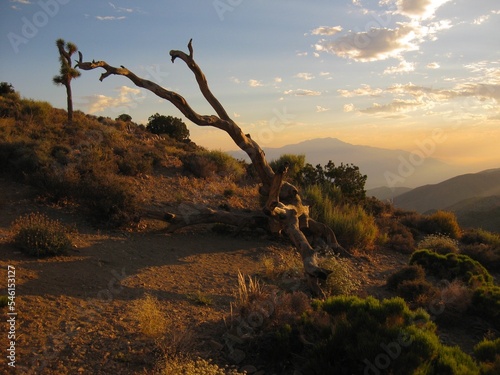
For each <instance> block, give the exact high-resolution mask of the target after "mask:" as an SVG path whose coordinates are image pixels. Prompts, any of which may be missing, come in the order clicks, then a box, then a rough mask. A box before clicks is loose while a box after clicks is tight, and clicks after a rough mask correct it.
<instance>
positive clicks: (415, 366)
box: [301, 296, 477, 375]
mask: <svg viewBox="0 0 500 375" xmlns="http://www.w3.org/2000/svg"><path fill="white" fill-rule="evenodd" d="M315 307H316V310H317V311H318V312H321V311H324V312H326V313H327V314H328V316H329V319H330V326H326V327H324V329H321V326H324V323H323V322H324V320H325V317H324V316H323V315H321V314H317V316H316V317H315V316H314V315H312V316H310V317H309V318H308V319H307V324H306V327H307V329H308V330H310V331H312V332H314V334H315V336H317V337H316V340H315V341H313V342H315V345H314V346H313V347H311V348H310V349H308V350H306V354H305V355H304V358H306V364H305V366H304V368H303V369H301V371H302V372H303V373H305V374H337V373H339V374H340V373H357V374H360V373H363V372H364V373H381V372H382V371H383V370H385V371H387V372H388V373H392V374H410V373H412V374H436V375H437V374H458V373H460V374H474V373H477V368H476V365H475V363H474V361H473V360H472V358H470V356H468V355H466V354H465V353H463V352H461V351H460V350H459V349H457V348H450V347H446V346H444V345H442V344H440V342H439V339H438V337H437V335H436V333H435V330H436V327H435V325H434V324H433V323H432V322H431V321H430V318H429V315H428V314H427V313H425V312H424V311H423V310H420V309H419V310H416V311H411V310H410V309H409V308H408V306H407V305H406V303H405V302H404V301H403V300H402V299H400V298H393V299H390V300H383V301H379V300H376V299H374V298H372V297H369V298H367V299H364V300H362V299H359V298H358V297H344V296H341V297H332V298H329V299H327V300H326V301H323V302H320V301H318V302H316V303H315ZM316 319H317V320H316ZM308 336H309V337H308ZM306 339H307V340H308V341H310V340H312V338H310V334H309V335H307V334H306ZM318 339H319V340H318ZM332 353H335V355H332Z"/></svg>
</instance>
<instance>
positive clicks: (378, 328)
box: [0, 95, 500, 375]
mask: <svg viewBox="0 0 500 375" xmlns="http://www.w3.org/2000/svg"><path fill="white" fill-rule="evenodd" d="M7 99H8V100H6V99H5V98H4V97H2V96H0V113H1V114H2V117H0V191H1V192H2V194H1V195H0V210H1V212H2V215H0V278H1V279H2V280H7V275H8V270H12V269H15V293H16V295H15V302H16V305H15V308H16V309H17V310H16V311H19V315H18V316H17V317H16V324H17V325H16V326H15V328H16V329H17V331H16V337H15V339H16V342H15V349H16V350H15V357H16V364H17V372H18V373H26V374H30V373H33V374H41V375H44V374H50V375H67V374H110V375H111V374H113V375H114V374H123V375H136V374H138V375H153V374H154V375H178V374H185V373H192V371H193V369H196V370H197V372H194V373H195V374H203V375H222V374H223V375H243V374H245V373H246V374H254V375H257V374H258V375H269V374H277V375H287V374H290V373H304V374H309V373H311V374H324V373H325V372H324V371H325V368H332V369H335V370H332V371H331V373H362V372H363V370H365V372H366V371H367V370H366V369H367V367H366V366H367V365H366V361H367V360H371V361H374V362H375V363H377V361H378V360H377V358H379V357H378V355H379V353H380V342H384V343H385V342H387V343H392V342H396V340H400V339H401V336H402V335H401V333H402V332H412V333H414V337H415V340H416V343H417V344H416V345H413V346H412V348H411V349H412V350H408V351H405V354H404V355H402V356H401V357H398V358H394V362H393V363H391V364H390V365H391V371H392V370H393V369H394V371H395V372H398V369H406V368H407V366H409V360H410V359H411V363H410V365H411V366H413V368H415V369H416V371H415V372H418V373H422V374H425V373H429V374H431V373H430V372H426V371H427V369H428V368H431V367H432V366H438V367H439V368H444V371H446V372H447V373H457V372H456V371H455V369H459V368H467V369H473V370H471V371H470V373H478V372H479V366H482V365H483V362H484V361H483V362H479V361H476V360H475V359H474V358H473V357H472V356H471V355H472V354H473V353H474V346H475V345H476V344H477V343H479V342H481V341H482V340H483V338H485V337H487V338H489V339H491V338H492V337H493V336H492V335H493V333H494V332H496V329H500V327H498V326H497V325H498V322H497V321H496V320H495V319H494V317H495V316H496V315H495V314H497V310H495V306H496V305H495V303H490V301H492V300H493V302H495V300H494V298H496V297H494V296H495V295H493V296H492V295H490V294H488V293H490V292H491V293H493V292H495V291H496V289H495V288H496V286H495V285H494V281H495V280H496V279H497V278H498V275H496V274H493V276H492V275H490V274H489V273H488V271H491V272H498V270H499V269H500V260H499V259H500V256H498V254H497V253H498V252H499V251H500V247H498V248H497V247H496V246H497V245H498V244H500V236H495V235H494V234H490V233H480V234H479V235H478V234H477V233H475V232H471V234H470V235H469V239H470V238H472V239H473V240H474V241H480V242H479V243H478V244H475V243H472V244H471V243H470V242H469V243H460V247H461V248H466V249H467V250H468V251H469V252H470V254H475V252H476V253H479V254H476V255H477V256H478V257H482V258H481V259H486V261H485V263H484V264H486V265H487V267H488V270H486V268H484V267H483V266H481V264H480V263H478V262H474V261H472V259H470V258H468V257H466V256H465V255H463V254H459V255H460V261H461V262H466V263H467V265H468V267H469V268H467V273H466V274H461V273H457V274H454V273H450V274H449V275H448V274H446V277H447V278H449V279H450V282H444V281H441V282H439V283H438V282H437V280H440V279H441V278H442V277H437V276H435V275H433V274H432V273H431V272H434V271H435V269H433V268H429V269H428V270H427V269H425V270H424V268H419V267H415V266H409V264H410V261H411V259H412V257H413V255H414V254H415V253H416V252H417V246H418V243H419V241H420V240H422V239H424V238H427V237H429V235H434V234H436V233H443V231H442V228H441V226H440V225H441V224H443V225H444V228H447V229H450V228H451V229H452V232H451V233H450V236H453V237H454V238H458V234H459V233H460V231H459V228H458V226H457V224H456V221H455V218H454V217H453V215H439V217H438V219H439V220H438V221H436V220H434V219H435V218H434V217H433V216H432V215H431V216H423V215H418V214H414V213H410V212H402V211H396V210H394V207H392V206H391V205H389V204H384V203H382V202H379V201H376V200H373V199H367V200H365V201H363V202H359V204H353V203H352V201H348V200H345V197H343V196H342V193H341V192H339V191H338V190H337V189H336V188H334V187H333V185H331V184H330V190H328V189H327V188H328V186H327V185H326V184H325V186H324V187H325V190H319V189H320V187H319V185H313V186H309V187H306V188H311V192H312V193H314V194H311V197H314V198H315V199H314V202H313V203H312V204H311V209H312V211H313V213H314V212H315V214H316V215H318V216H315V217H314V218H315V220H318V221H319V220H320V219H319V218H321V220H323V219H324V222H325V223H326V222H327V221H326V220H327V219H330V221H329V222H328V225H329V226H330V227H331V228H332V229H333V230H334V231H335V235H336V236H337V238H338V240H339V242H341V244H342V245H343V246H345V247H347V248H348V249H349V251H350V256H347V257H343V256H338V254H337V255H334V254H333V249H332V248H333V246H329V245H327V244H326V243H325V242H324V241H318V242H313V240H314V238H312V237H314V236H310V237H311V243H314V244H315V247H314V250H315V251H316V254H315V255H314V256H313V258H314V259H317V261H318V264H319V265H320V266H321V267H324V268H325V269H327V270H332V273H331V274H329V275H328V277H326V280H321V281H318V280H316V281H315V282H316V284H315V285H312V282H311V278H310V277H308V276H306V274H305V273H304V264H303V261H302V258H301V256H300V254H299V252H298V251H297V249H296V248H295V247H294V246H293V245H292V243H291V241H290V240H289V238H287V237H286V236H284V235H282V234H281V233H277V232H272V231H270V230H266V229H263V227H261V226H252V225H242V224H241V223H238V225H236V223H233V222H227V221H225V222H224V224H223V223H220V222H214V223H212V224H207V223H205V222H204V221H203V220H201V221H200V222H201V223H202V224H200V225H198V223H199V222H188V221H189V220H186V221H187V224H188V226H186V227H183V228H182V229H178V228H177V230H175V229H172V226H175V225H172V221H169V219H171V218H172V217H171V216H172V215H177V217H181V216H184V217H188V218H189V217H190V216H189V215H190V214H193V213H197V214H200V216H203V215H205V216H209V215H211V213H212V212H214V211H218V212H222V213H228V212H229V213H234V212H242V213H249V212H254V213H260V216H258V218H259V219H260V220H262V213H261V212H262V202H260V198H261V197H260V196H259V183H258V182H257V181H256V180H255V178H254V177H253V175H252V170H251V168H249V166H248V165H245V164H243V163H241V162H239V161H237V160H235V159H233V158H231V157H229V156H228V155H226V154H224V153H221V152H217V151H208V150H205V149H203V148H202V147H200V146H197V145H195V144H194V143H192V142H190V141H189V140H182V141H180V140H176V139H174V138H171V137H169V136H167V135H156V134H151V133H149V132H148V131H147V130H146V129H144V128H143V127H139V126H136V125H135V124H133V123H131V122H127V121H123V120H121V119H116V120H113V119H110V118H97V117H95V116H91V115H86V114H84V113H82V112H79V111H77V112H75V116H74V124H73V126H72V127H69V126H67V125H66V124H65V115H66V113H65V111H63V110H61V109H56V108H53V107H52V106H51V105H50V104H49V103H45V102H34V101H31V100H27V99H20V98H19V96H18V95H10V96H9V97H8V98H7ZM304 190H306V189H304ZM321 209H323V210H321ZM166 213H168V214H166ZM170 213H173V214H170ZM202 214H203V215H202ZM169 215H170V216H169ZM320 215H323V217H321V216H320ZM33 217H35V218H37V219H33ZM43 217H46V218H48V219H50V220H51V221H44V220H45V219H43ZM230 217H234V216H230ZM311 217H313V216H312V214H311ZM318 217H319V218H318ZM315 220H310V221H308V223H307V224H308V227H307V229H304V232H303V233H304V236H308V235H309V234H310V233H309V231H310V228H311V226H314V225H320V223H318V222H316V221H315ZM54 222H57V225H54V224H53V223H54ZM252 223H253V222H252ZM252 223H250V224H252ZM332 224H333V225H336V226H335V227H334V226H333V225H332ZM32 236H33V237H32ZM481 236H482V237H481ZM63 237H65V238H66V239H68V241H69V245H68V246H67V248H66V249H65V251H64V252H60V253H57V255H54V256H43V252H46V251H47V250H54V249H55V248H56V247H57V246H58V245H59V244H60V243H61V242H64V241H62V240H61V238H63ZM434 237H435V236H434ZM434 237H432V236H431V239H432V238H434ZM32 238H35V241H31V239H32ZM478 238H479V240H478ZM40 239H42V240H40ZM361 239H364V240H365V241H364V242H361ZM481 241H489V242H485V243H482V242H481ZM455 242H456V243H455ZM455 242H453V243H452V245H453V246H455V247H457V246H458V245H457V244H458V240H457V241H455ZM438 245H440V243H438ZM47 248H48V249H47ZM457 249H458V248H457ZM485 249H486V250H487V251H484V250H485ZM477 250H479V252H478V251H477ZM425 251H427V250H425ZM456 251H458V250H456ZM40 252H42V254H40ZM30 253H31V255H30ZM428 254H429V255H428V256H429V257H431V258H437V259H438V260H439V261H440V262H442V261H443V260H442V259H443V257H438V256H437V253H434V252H432V251H431V252H428ZM453 255H454V258H453V259H455V258H458V255H456V254H453ZM464 257H465V258H464ZM444 259H445V260H446V259H448V258H446V257H444ZM453 259H452V260H453ZM463 259H465V260H463ZM490 260H491V261H490ZM436 262H437V260H436ZM431 263H432V262H431ZM423 264H425V262H424V263H423ZM432 264H434V263H432ZM471 265H472V266H471ZM436 269H437V268H436ZM444 269H445V270H446V271H449V269H450V267H444ZM459 271H461V268H460V269H459V268H456V269H455V268H453V269H451V271H450V272H459ZM411 275H413V276H411ZM471 275H472V276H474V277H475V279H474V280H476V281H478V282H483V283H484V284H477V285H475V284H474V285H472V284H471V285H469V284H466V281H464V282H462V281H460V280H461V278H471ZM409 276H411V277H413V278H412V279H410V278H411V277H409ZM9 277H11V275H9ZM398 279H400V280H399V282H401V285H398V286H397V287H396V286H395V285H392V286H390V284H391V283H390V281H391V280H392V281H391V282H392V283H393V284H395V282H394V280H398ZM467 280H468V279H467ZM481 280H483V281H481ZM406 281H407V282H408V283H406V284H405V282H406ZM9 283H11V281H9ZM2 285H4V284H2ZM479 286H480V287H484V288H485V289H484V290H485V292H484V296H483V294H480V295H479V296H475V298H476V299H478V301H479V302H478V304H480V305H482V308H481V309H479V310H477V309H475V306H474V304H472V302H471V295H472V293H473V292H475V291H477V290H474V289H472V288H478V287H479ZM6 289H7V288H4V287H3V290H4V292H2V293H5V290H6ZM481 293H483V291H481ZM0 297H1V299H0V302H1V305H0V309H1V310H0V312H2V313H3V314H6V313H7V311H9V310H8V309H11V308H12V307H11V306H12V305H10V304H8V302H10V300H9V298H10V297H7V296H6V295H4V294H3V295H1V296H0ZM393 297H398V298H393ZM499 298H500V297H499ZM436 305H438V306H439V307H440V311H437V310H436V309H435V306H436ZM441 307H442V309H441ZM420 308H421V309H420ZM422 309H423V310H422ZM424 310H426V311H427V312H425V311H424ZM10 311H12V310H10ZM436 311H437V312H436ZM415 322H418V324H415ZM420 323H421V324H420ZM367 324H368V325H367ZM492 332H493V333H492ZM374 338H376V339H374ZM412 340H413V336H412ZM399 342H401V341H399ZM487 344H489V341H488V342H487ZM10 345H12V344H10ZM453 346H457V347H455V348H454V347H453ZM422 348H423V349H422ZM11 351H12V350H11ZM337 353H341V354H342V355H340V356H339V355H337ZM414 353H417V354H416V355H417V356H418V360H414V359H415V358H416V357H413V356H414ZM366 358H369V359H366ZM412 358H413V359H412ZM441 366H442V367H441ZM172 369H174V370H172ZM187 369H189V372H188V370H187ZM315 369H317V370H315ZM3 370H5V368H3V367H2V368H1V369H0V371H3ZM377 371H378V370H377ZM454 371H455V372H454ZM474 371H475V372H474ZM1 373H11V372H6V371H4V372H1Z"/></svg>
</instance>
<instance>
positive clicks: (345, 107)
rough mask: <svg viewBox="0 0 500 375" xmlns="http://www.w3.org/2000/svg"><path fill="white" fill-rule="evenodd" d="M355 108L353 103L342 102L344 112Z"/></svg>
mask: <svg viewBox="0 0 500 375" xmlns="http://www.w3.org/2000/svg"><path fill="white" fill-rule="evenodd" d="M355 110H356V107H354V104H352V103H349V104H344V112H353V111H355Z"/></svg>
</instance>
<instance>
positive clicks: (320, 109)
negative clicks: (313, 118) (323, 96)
mask: <svg viewBox="0 0 500 375" xmlns="http://www.w3.org/2000/svg"><path fill="white" fill-rule="evenodd" d="M329 110H330V108H325V107H322V106H320V105H317V106H316V112H326V111H329Z"/></svg>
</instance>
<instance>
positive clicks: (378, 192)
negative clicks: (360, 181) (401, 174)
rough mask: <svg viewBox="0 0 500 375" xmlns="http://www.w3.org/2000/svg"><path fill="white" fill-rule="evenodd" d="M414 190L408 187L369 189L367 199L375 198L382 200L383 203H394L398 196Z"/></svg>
mask: <svg viewBox="0 0 500 375" xmlns="http://www.w3.org/2000/svg"><path fill="white" fill-rule="evenodd" d="M410 190H412V189H411V188H408V187H394V188H390V187H387V186H380V187H376V188H373V189H368V190H367V191H366V196H367V197H375V198H377V199H380V200H381V201H384V202H385V201H389V202H392V201H393V199H394V198H395V197H397V196H398V195H401V194H404V193H407V192H409V191H410Z"/></svg>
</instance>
